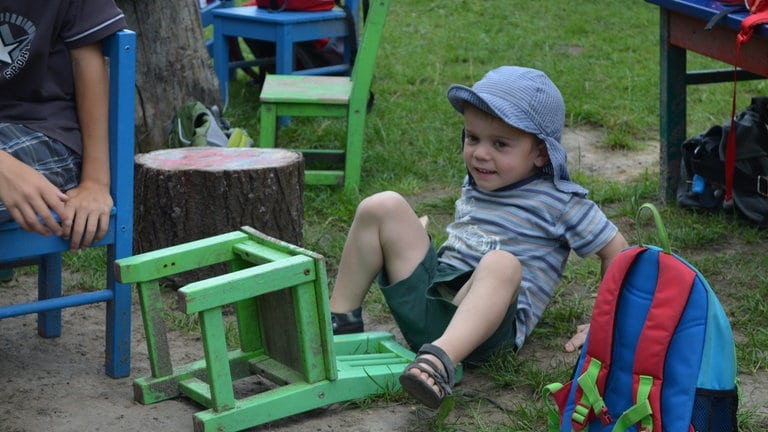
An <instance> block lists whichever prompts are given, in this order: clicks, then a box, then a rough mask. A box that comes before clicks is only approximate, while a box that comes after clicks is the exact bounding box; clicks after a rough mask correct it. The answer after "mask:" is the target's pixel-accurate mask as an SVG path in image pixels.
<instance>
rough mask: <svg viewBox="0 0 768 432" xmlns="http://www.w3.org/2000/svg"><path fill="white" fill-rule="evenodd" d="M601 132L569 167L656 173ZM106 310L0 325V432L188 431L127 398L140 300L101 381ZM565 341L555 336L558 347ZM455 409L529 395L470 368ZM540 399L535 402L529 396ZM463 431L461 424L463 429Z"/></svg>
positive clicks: (764, 380) (171, 410)
mask: <svg viewBox="0 0 768 432" xmlns="http://www.w3.org/2000/svg"><path fill="white" fill-rule="evenodd" d="M603 140H604V136H603V133H602V132H601V131H600V130H590V129H585V130H578V131H567V133H566V134H565V136H564V138H563V141H564V145H565V146H566V147H567V149H568V152H569V155H570V156H569V157H570V160H569V163H570V164H571V169H572V170H577V169H578V170H583V171H584V172H586V173H589V174H594V175H603V176H609V177H611V178H626V179H628V180H630V179H632V178H635V176H637V175H641V174H642V173H643V172H644V171H645V170H649V171H650V172H653V171H654V170H657V167H658V162H657V161H658V146H657V145H654V143H649V144H648V147H647V148H646V149H642V150H640V151H632V152H629V151H627V152H611V151H607V150H605V148H604V147H601V146H600V145H599V143H601V142H603ZM35 293H36V289H35V279H34V277H33V276H31V275H28V274H24V275H18V276H17V277H16V279H15V280H13V281H12V282H9V283H4V284H0V298H1V299H2V300H0V302H2V303H4V304H7V303H16V302H21V301H24V300H29V299H31V298H32V297H33V296H34V295H35ZM104 315H105V311H104V306H103V305H93V306H88V307H80V308H74V309H66V310H64V312H63V319H64V324H63V334H62V336H61V337H60V338H57V339H43V338H40V337H38V336H37V334H36V317H35V316H24V317H18V318H11V319H5V320H0V432H39V431H54V432H94V431H104V432H133V431H150V432H152V431H162V432H182V431H191V430H193V423H192V416H193V414H194V413H196V412H198V411H201V410H203V408H202V407H201V406H199V405H197V404H195V403H194V402H192V401H190V400H188V399H184V398H179V399H174V400H169V401H164V402H161V403H156V404H152V405H141V404H139V403H138V402H135V401H134V400H133V390H132V382H133V380H134V379H136V378H139V377H142V376H146V375H148V373H149V370H148V368H149V366H148V365H149V363H148V360H147V348H146V345H145V338H144V335H143V327H142V324H141V316H140V311H139V307H138V304H136V305H135V306H134V308H133V353H132V373H131V376H130V377H129V378H123V379H111V378H109V377H107V376H106V375H104V372H103V370H104V369H103V362H104V342H103V341H104ZM366 324H367V328H368V329H369V330H385V331H390V332H393V333H394V334H396V335H398V331H397V329H396V328H395V325H394V324H393V323H392V322H391V321H387V322H373V320H371V319H370V317H368V321H366ZM568 336H569V335H563V338H564V340H563V342H564V341H565V339H566V338H567V337H568ZM170 344H171V352H172V353H173V354H174V360H175V361H176V362H178V363H177V364H182V363H187V362H189V361H191V360H196V359H200V358H202V357H203V354H202V347H201V344H200V340H199V336H195V335H191V334H179V333H175V334H171V336H170ZM520 355H521V356H525V357H527V358H529V359H531V361H535V362H537V364H540V365H541V367H542V368H551V367H561V366H562V365H571V364H573V363H574V362H575V359H576V355H575V354H568V353H565V352H564V351H562V350H561V349H560V348H559V347H552V346H546V345H545V344H544V343H542V342H541V341H538V340H536V339H535V338H534V339H533V340H531V341H530V342H529V343H528V344H527V345H526V346H525V347H524V348H523V350H522V352H521V353H520ZM766 388H768V376H766V374H765V373H760V374H754V375H752V374H742V392H743V397H742V405H743V406H745V407H749V408H754V409H755V410H756V411H757V412H761V413H762V415H768V411H767V410H768V409H767V408H766V406H768V393H766V390H765V389H766ZM456 393H457V395H458V397H457V401H458V403H457V405H456V408H455V409H454V412H453V413H452V414H451V416H450V417H449V419H448V420H447V421H446V423H447V424H452V425H455V430H475V429H476V426H474V427H473V426H472V425H477V422H478V421H480V422H482V423H483V424H485V425H494V424H504V423H505V420H506V419H507V413H506V412H505V409H509V408H513V407H514V406H515V405H516V403H517V402H519V401H520V400H521V398H528V399H530V398H531V397H534V396H532V393H531V390H530V389H527V390H523V389H520V390H516V389H508V388H502V387H500V386H499V385H497V384H494V383H493V382H492V381H491V380H490V379H489V378H488V377H487V376H485V375H484V374H483V373H482V372H480V371H477V370H470V371H467V372H466V373H465V375H464V378H463V381H462V383H461V384H460V385H459V386H458V387H457V388H456ZM536 397H538V396H536ZM434 417H435V413H434V412H433V411H430V410H427V409H425V408H422V407H420V406H416V405H414V404H411V403H410V402H409V401H408V400H405V399H403V398H396V399H395V400H393V401H390V402H387V401H374V402H373V403H372V404H370V405H365V406H357V405H352V406H348V405H343V404H336V405H331V406H329V407H326V408H322V409H317V410H314V411H311V412H308V413H305V414H301V415H297V416H293V417H290V418H285V419H282V420H280V421H276V422H273V423H270V424H267V425H263V426H260V427H258V428H255V429H253V430H256V431H285V432H288V431H318V432H321V431H328V432H330V431H362V432H366V431H367V432H385V431H387V432H388V431H427V430H430V426H429V425H430V423H431V422H432V421H433V420H434ZM462 425H466V426H462Z"/></svg>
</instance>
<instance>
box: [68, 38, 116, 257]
mask: <svg viewBox="0 0 768 432" xmlns="http://www.w3.org/2000/svg"><path fill="white" fill-rule="evenodd" d="M71 56H72V69H73V74H74V77H75V99H76V103H77V115H78V119H79V122H80V130H81V132H82V136H83V154H82V159H83V165H82V172H81V173H80V184H79V185H78V186H77V187H76V188H74V189H71V190H69V191H67V195H68V196H69V201H68V202H67V203H66V209H67V211H66V212H65V214H64V215H62V228H63V229H64V236H63V237H64V238H68V239H71V249H73V250H74V249H78V248H81V247H82V248H85V247H88V246H89V245H90V244H91V243H92V242H93V241H97V240H99V239H101V238H102V237H103V236H104V234H105V233H106V231H107V227H108V225H109V213H110V211H111V210H112V205H113V201H112V197H111V196H110V194H109V181H110V180H109V142H108V130H107V129H108V109H109V76H108V73H107V69H106V65H105V61H104V56H103V54H102V49H101V43H100V42H99V43H94V44H92V45H88V46H85V47H82V48H77V49H73V50H72V51H71Z"/></svg>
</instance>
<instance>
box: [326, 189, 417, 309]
mask: <svg viewBox="0 0 768 432" xmlns="http://www.w3.org/2000/svg"><path fill="white" fill-rule="evenodd" d="M429 247H430V241H429V236H428V235H427V232H426V230H425V229H424V227H423V226H422V224H421V222H420V221H419V218H418V216H417V215H416V213H415V212H414V211H413V209H412V208H411V206H410V205H409V204H408V202H407V201H406V200H405V198H403V197H402V196H401V195H399V194H397V193H395V192H381V193H378V194H375V195H372V196H370V197H368V198H366V199H364V200H363V201H362V202H361V203H360V205H358V207H357V212H356V213H355V219H354V221H353V222H352V226H351V227H350V229H349V235H348V236H347V241H346V243H345V245H344V251H343V252H342V254H341V262H340V263H339V272H338V275H337V276H336V283H335V284H334V287H333V292H332V294H331V300H330V305H331V311H332V312H338V313H344V312H350V311H352V310H354V309H356V308H358V307H359V306H360V305H361V304H362V303H363V298H364V297H365V294H366V293H367V292H368V290H369V289H370V287H371V284H372V283H373V280H374V279H375V278H376V275H377V274H378V273H379V272H380V271H381V270H382V269H386V272H387V276H388V278H389V280H390V282H392V283H394V282H397V281H400V280H402V279H405V278H406V277H408V276H409V275H410V274H411V273H412V272H413V270H414V269H415V268H416V267H417V266H418V265H419V263H421V260H422V259H424V255H425V254H426V252H427V249H428V248H429Z"/></svg>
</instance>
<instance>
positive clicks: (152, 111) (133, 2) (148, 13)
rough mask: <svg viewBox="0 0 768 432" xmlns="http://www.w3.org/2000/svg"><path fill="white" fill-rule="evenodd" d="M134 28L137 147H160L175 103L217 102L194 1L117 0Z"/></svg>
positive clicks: (163, 145)
mask: <svg viewBox="0 0 768 432" xmlns="http://www.w3.org/2000/svg"><path fill="white" fill-rule="evenodd" d="M116 2H117V4H118V6H119V7H120V8H121V9H122V10H123V13H125V16H126V19H127V21H128V27H129V28H130V29H131V30H134V31H135V32H136V38H137V49H136V57H137V61H136V151H137V152H138V153H146V152H149V151H152V150H156V149H161V148H165V139H166V136H167V134H168V125H169V123H170V122H171V119H172V118H173V116H174V114H175V112H176V109H178V107H180V106H181V105H183V104H185V103H187V102H190V101H193V100H199V101H200V102H203V103H204V104H206V105H219V106H221V96H220V94H219V88H218V80H217V79H216V75H215V74H214V72H213V66H212V62H211V58H210V56H209V55H208V51H207V50H206V47H205V37H204V35H203V29H202V25H201V23H200V11H199V9H198V6H197V1H192V0H185V1H173V0H172V1H169V0H116Z"/></svg>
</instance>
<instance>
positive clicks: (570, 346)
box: [565, 232, 629, 352]
mask: <svg viewBox="0 0 768 432" xmlns="http://www.w3.org/2000/svg"><path fill="white" fill-rule="evenodd" d="M627 246H629V245H628V244H627V240H626V239H624V236H623V235H621V233H620V232H616V235H615V236H613V238H612V239H611V241H609V242H608V244H606V245H605V246H603V248H602V249H600V250H599V251H597V256H598V257H599V258H600V270H601V273H600V274H601V275H605V272H606V270H608V266H609V265H610V264H611V261H612V260H613V257H615V256H616V255H617V254H618V253H619V252H621V251H622V250H624V249H625V248H627ZM588 331H589V324H581V325H579V326H578V327H577V328H576V334H574V335H573V336H572V337H571V338H570V339H569V340H568V342H566V343H565V350H566V351H567V352H573V351H576V350H577V349H579V348H581V346H582V345H584V341H585V340H586V339H587V332H588Z"/></svg>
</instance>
